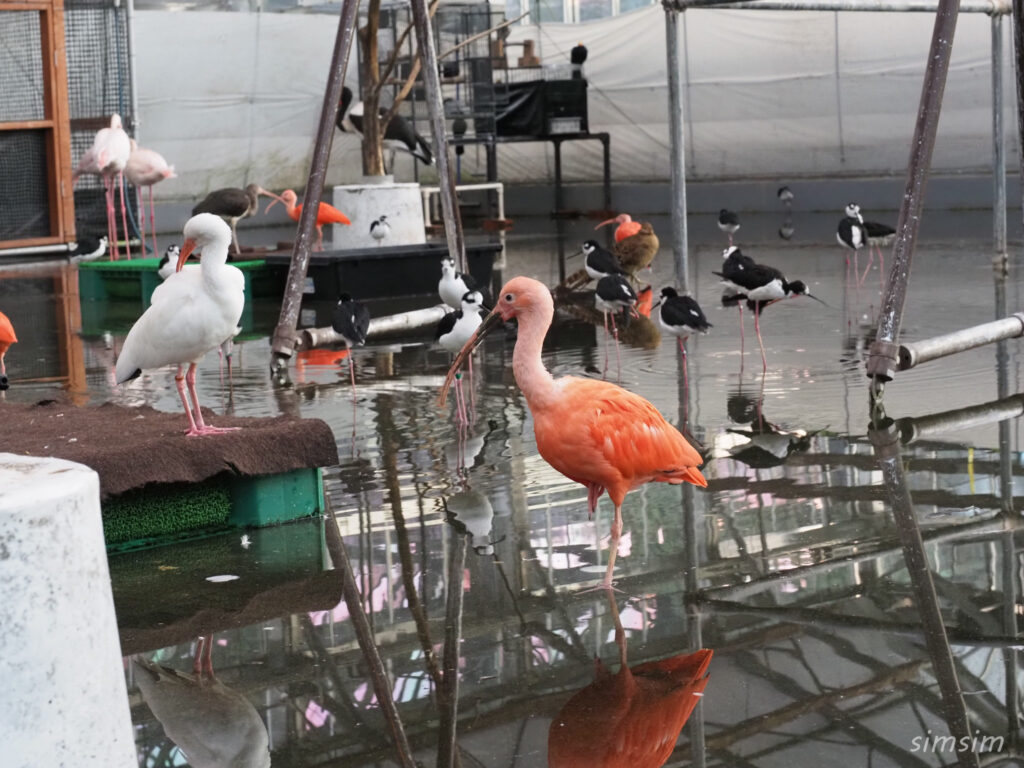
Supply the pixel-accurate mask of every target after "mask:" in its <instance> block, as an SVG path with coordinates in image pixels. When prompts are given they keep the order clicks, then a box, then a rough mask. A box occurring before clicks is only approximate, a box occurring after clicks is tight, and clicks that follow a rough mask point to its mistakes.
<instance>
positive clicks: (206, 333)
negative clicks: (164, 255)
mask: <svg viewBox="0 0 1024 768" xmlns="http://www.w3.org/2000/svg"><path fill="white" fill-rule="evenodd" d="M184 235H185V243H184V245H183V246H182V249H181V254H180V255H179V256H178V264H177V272H176V273H175V274H173V275H171V276H170V277H169V278H167V279H166V280H164V282H163V283H161V284H160V285H158V286H157V287H156V290H155V291H153V297H152V298H151V299H150V301H151V304H150V306H149V309H147V310H146V311H145V312H144V313H143V314H142V317H140V318H139V319H138V320H136V321H135V325H133V326H132V328H131V330H130V331H128V337H127V338H126V339H125V340H124V346H123V347H122V348H121V354H120V356H119V357H118V358H117V366H116V369H115V375H116V379H117V383H118V384H123V383H125V382H126V381H130V380H131V379H134V378H136V377H137V376H139V375H140V374H141V373H142V371H144V370H149V369H151V368H162V367H164V366H165V365H174V364H176V365H177V366H178V375H177V376H175V382H176V383H177V386H178V396H179V397H180V398H181V404H182V405H183V406H184V408H185V415H186V416H187V417H188V425H189V428H188V431H186V433H185V434H186V435H188V436H190V437H192V436H196V435H210V434H218V433H221V432H227V431H229V429H222V428H218V427H212V426H209V425H207V424H205V423H204V422H203V414H202V411H201V410H200V409H199V393H198V392H196V365H197V363H198V362H199V361H200V360H201V359H202V358H203V356H204V355H205V354H206V353H207V352H209V351H210V350H211V349H214V348H216V347H219V346H220V345H221V344H223V343H224V342H225V341H227V340H228V339H230V338H232V337H233V336H234V335H235V334H236V333H237V332H238V321H239V319H240V318H241V317H242V308H243V307H244V306H245V278H244V277H243V275H242V272H241V270H239V269H238V268H237V267H232V266H231V265H229V264H228V263H227V260H228V246H229V245H230V243H231V229H230V228H229V227H228V225H227V224H225V223H224V222H223V221H221V220H220V219H219V218H218V217H216V216H214V215H212V214H209V213H201V214H199V215H198V216H193V217H192V218H191V219H189V220H188V221H187V222H186V223H185V229H184ZM193 252H196V253H200V254H202V259H201V260H200V262H199V266H198V267H197V268H195V269H191V268H190V269H184V268H183V267H184V266H185V262H186V261H187V260H188V257H189V256H190V255H192V253H193ZM186 363H187V364H188V373H187V374H185V375H184V376H183V375H182V368H183V366H184V365H185V364H186ZM186 387H187V388H188V393H186ZM189 394H190V395H191V400H192V402H191V404H190V403H189ZM193 406H194V407H193Z"/></svg>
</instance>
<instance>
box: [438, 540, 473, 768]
mask: <svg viewBox="0 0 1024 768" xmlns="http://www.w3.org/2000/svg"><path fill="white" fill-rule="evenodd" d="M465 568H466V537H465V536H463V535H462V534H456V535H455V543H454V546H453V547H452V551H451V560H450V562H449V566H448V594H447V597H446V599H445V609H444V652H443V655H442V669H443V672H442V676H441V683H442V687H443V689H444V696H442V697H441V701H442V702H443V706H442V707H441V724H440V727H439V729H438V730H439V738H438V744H437V765H438V768H453V767H454V766H457V765H458V764H459V760H458V744H457V743H456V740H455V738H456V726H457V724H458V719H459V650H460V649H459V646H460V645H461V642H462V605H463V602H462V593H463V590H462V574H463V571H465Z"/></svg>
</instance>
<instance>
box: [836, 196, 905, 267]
mask: <svg viewBox="0 0 1024 768" xmlns="http://www.w3.org/2000/svg"><path fill="white" fill-rule="evenodd" d="M846 215H847V217H852V218H855V219H857V221H859V222H860V226H861V231H862V234H863V237H864V240H865V241H866V242H867V245H868V265H867V266H866V267H864V274H863V276H861V277H858V278H857V282H858V283H863V282H864V280H865V279H866V278H867V276H868V272H870V271H871V264H872V262H873V261H874V258H875V254H874V251H878V274H879V280H880V281H884V279H885V276H884V274H883V273H884V272H885V256H883V255H882V246H883V245H889V243H891V242H892V241H893V240H895V239H896V230H895V229H893V228H892V227H890V226H889V225H888V224H880V223H879V222H877V221H864V216H863V215H862V214H861V211H860V206H859V205H857V204H856V203H850V204H849V205H847V206H846Z"/></svg>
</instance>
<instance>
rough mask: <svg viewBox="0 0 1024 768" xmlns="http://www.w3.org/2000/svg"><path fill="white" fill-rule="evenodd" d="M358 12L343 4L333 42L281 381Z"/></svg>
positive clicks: (281, 354) (284, 333)
mask: <svg viewBox="0 0 1024 768" xmlns="http://www.w3.org/2000/svg"><path fill="white" fill-rule="evenodd" d="M358 10H359V0H342V4H341V14H340V16H339V17H338V33H337V35H336V36H335V38H334V53H333V54H332V55H331V69H330V72H329V74H328V77H327V88H326V90H325V91H324V103H323V106H321V108H320V123H319V125H318V126H317V131H316V142H315V143H314V144H313V162H312V163H311V165H310V168H309V179H308V180H307V181H306V192H305V196H304V199H303V201H302V202H303V205H302V214H301V215H300V216H299V229H298V232H296V235H295V245H294V246H293V247H292V260H291V264H290V265H289V267H288V281H287V282H286V283H285V289H284V300H283V301H282V302H281V314H280V315H279V317H278V319H277V327H276V328H274V336H273V339H272V340H271V352H272V353H273V354H272V356H271V361H270V370H271V375H273V376H275V377H277V378H278V379H280V380H286V379H287V367H286V361H287V360H288V358H290V357H291V356H292V352H293V351H294V350H295V328H296V326H297V325H298V320H299V309H300V308H301V307H302V291H303V288H304V287H305V284H306V269H307V268H308V267H309V250H310V245H311V243H312V240H313V227H314V225H315V224H316V217H317V214H318V213H319V212H320V197H321V195H322V193H323V189H324V176H325V175H326V173H327V161H328V159H329V158H330V154H331V139H332V138H333V137H334V121H335V120H336V119H337V117H338V101H339V100H340V99H341V86H342V83H344V81H345V68H346V67H347V66H348V52H349V49H350V48H351V47H352V35H353V33H354V31H355V28H356V12H357V11H358Z"/></svg>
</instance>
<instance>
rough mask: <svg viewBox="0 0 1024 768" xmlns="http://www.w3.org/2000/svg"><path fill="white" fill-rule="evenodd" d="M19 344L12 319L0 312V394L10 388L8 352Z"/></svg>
mask: <svg viewBox="0 0 1024 768" xmlns="http://www.w3.org/2000/svg"><path fill="white" fill-rule="evenodd" d="M17 343H18V337H17V336H16V335H15V333H14V326H13V325H11V320H10V318H9V317H7V315H5V314H4V313H3V312H0V392H2V391H4V390H5V389H7V388H9V386H10V383H9V382H8V381H7V364H6V363H5V362H4V358H5V357H6V356H7V350H8V349H10V348H11V344H17Z"/></svg>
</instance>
